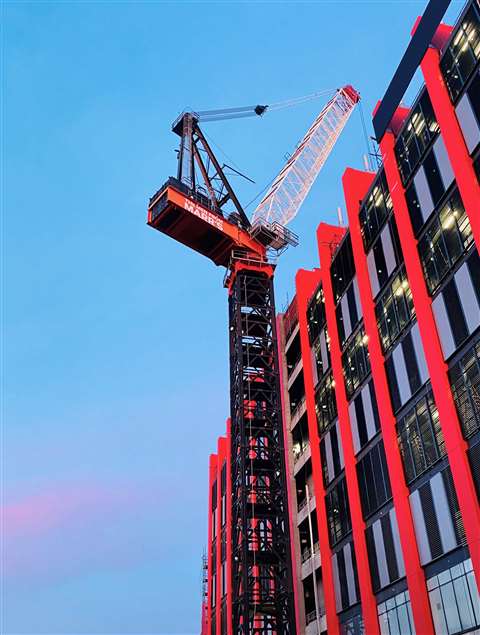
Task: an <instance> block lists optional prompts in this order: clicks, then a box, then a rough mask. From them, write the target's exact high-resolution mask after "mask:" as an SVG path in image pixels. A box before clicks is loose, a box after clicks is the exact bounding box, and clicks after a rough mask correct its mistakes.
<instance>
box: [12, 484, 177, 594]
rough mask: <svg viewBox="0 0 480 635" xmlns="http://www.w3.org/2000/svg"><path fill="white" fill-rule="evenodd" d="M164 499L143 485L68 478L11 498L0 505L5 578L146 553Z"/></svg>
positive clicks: (122, 561)
mask: <svg viewBox="0 0 480 635" xmlns="http://www.w3.org/2000/svg"><path fill="white" fill-rule="evenodd" d="M169 498H170V493H168V492H162V491H159V490H156V489H154V488H151V487H146V486H145V485H144V484H138V485H136V486H132V485H128V486H126V485H125V484H123V483H116V484H111V483H73V484H69V485H62V486H61V487H58V488H54V489H53V488H52V489H50V490H48V491H42V492H38V493H36V494H33V495H30V496H27V497H24V498H22V499H20V500H17V501H13V502H10V503H9V504H8V505H6V506H5V507H4V508H3V510H2V520H3V526H4V530H5V531H4V533H5V540H4V544H3V548H4V554H3V563H4V569H5V573H6V577H7V581H11V582H14V581H15V580H18V579H21V580H22V581H29V582H33V581H34V580H38V578H39V576H40V577H41V578H42V580H43V581H44V582H45V581H48V580H49V579H58V578H59V577H64V576H65V575H72V574H73V575H75V574H76V573H79V572H84V571H85V570H92V569H97V570H98V569H102V568H104V569H105V568H112V567H119V566H120V567H121V566H128V564H129V563H131V562H132V561H133V562H138V561H139V559H142V558H146V557H150V558H151V557H152V555H153V554H152V551H151V548H152V547H154V548H156V542H155V541H153V540H150V538H151V537H152V532H153V531H154V530H155V521H157V522H158V514H155V510H159V509H162V508H165V505H166V503H167V502H168V499H169ZM156 516H157V517H156ZM146 547H147V549H146ZM147 553H148V555H147Z"/></svg>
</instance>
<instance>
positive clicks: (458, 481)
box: [380, 132, 480, 585]
mask: <svg viewBox="0 0 480 635" xmlns="http://www.w3.org/2000/svg"><path fill="white" fill-rule="evenodd" d="M394 147H395V138H394V135H393V134H392V133H391V132H387V133H386V134H385V136H384V137H383V139H382V141H381V143H380V149H381V153H382V156H383V162H384V168H385V174H386V177H387V182H388V187H389V190H390V195H391V197H392V202H393V210H394V215H395V219H396V222H397V227H398V234H399V237H400V242H401V244H402V248H403V256H404V259H405V268H406V271H407V277H408V280H409V284H410V289H411V291H412V297H413V303H414V306H415V312H416V315H417V322H418V327H419V331H420V335H421V338H422V341H423V348H424V351H425V357H426V361H427V367H428V371H429V373H430V381H431V384H432V391H433V395H434V398H435V403H436V406H437V409H438V413H439V418H440V425H441V428H442V432H443V436H444V439H445V447H446V450H447V455H448V460H449V463H450V468H451V470H452V476H453V481H454V484H455V490H456V493H457V497H458V503H459V506H460V511H461V514H462V518H463V524H464V527H465V533H466V537H467V542H468V547H469V550H470V557H471V558H472V562H473V567H474V569H475V575H476V579H477V584H478V585H480V507H479V506H478V505H477V504H476V501H477V495H476V491H475V485H474V481H473V477H472V472H471V470H470V466H469V463H468V457H467V454H466V449H467V444H466V442H465V440H464V439H463V436H462V432H461V427H460V422H459V420H458V416H457V411H456V408H455V403H454V400H453V396H452V391H451V388H450V382H449V379H448V372H447V371H448V367H447V364H446V363H445V361H444V358H443V352H442V347H441V344H440V339H439V335H438V331H437V325H436V322H435V318H434V315H433V311H432V299H431V297H430V296H429V294H428V291H427V286H426V282H425V278H424V273H423V269H422V265H421V262H420V258H419V255H418V250H417V241H416V240H415V236H414V233H413V228H412V224H411V221H410V215H409V213H408V207H407V202H406V199H405V190H404V188H403V186H402V181H401V178H400V173H399V169H398V165H397V161H396V157H395V151H394ZM477 214H478V211H477Z"/></svg>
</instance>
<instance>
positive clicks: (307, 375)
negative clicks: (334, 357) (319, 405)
mask: <svg viewBox="0 0 480 635" xmlns="http://www.w3.org/2000/svg"><path fill="white" fill-rule="evenodd" d="M320 277H321V274H320V269H316V270H315V271H305V270H303V269H301V270H300V271H298V273H297V275H296V277H295V285H296V292H297V307H298V324H299V332H300V347H301V351H302V364H303V377H304V383H305V402H306V405H307V421H308V437H309V439H310V448H311V456H312V476H313V485H314V487H315V499H316V510H317V511H316V513H317V525H318V541H319V546H320V555H321V560H322V580H323V590H324V596H325V610H326V615H327V627H328V632H329V635H339V634H340V626H339V621H338V615H337V609H336V604H335V590H334V581H333V570H332V550H331V549H330V541H329V537H328V521H327V511H326V508H325V489H324V485H323V477H322V465H321V459H320V437H319V434H318V425H317V416H316V413H315V386H314V382H313V369H312V356H311V349H310V341H309V338H308V327H307V307H308V301H309V299H310V297H311V296H312V294H313V293H314V291H315V289H316V288H317V286H318V285H319V283H320ZM298 632H299V633H300V632H301V630H299V631H298Z"/></svg>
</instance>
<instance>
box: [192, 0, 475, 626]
mask: <svg viewBox="0 0 480 635" xmlns="http://www.w3.org/2000/svg"><path fill="white" fill-rule="evenodd" d="M448 4H449V3H448V2H447V1H444V0H432V2H430V3H429V5H428V7H427V9H426V11H425V13H424V15H423V17H422V19H421V20H419V21H418V22H417V23H416V24H415V25H412V27H413V30H412V40H411V43H410V45H409V47H408V49H407V51H406V53H405V55H404V57H403V58H402V60H401V62H400V65H399V67H398V70H397V72H396V73H395V75H394V77H393V79H392V82H391V84H390V85H389V87H388V89H387V91H386V93H385V96H384V98H383V100H382V101H381V102H380V103H379V105H378V106H377V108H376V110H375V113H374V115H373V128H374V131H375V136H376V140H377V142H378V144H379V152H380V159H381V164H380V167H379V168H378V170H377V171H376V172H372V171H365V172H363V171H358V170H354V169H350V168H347V169H346V171H345V173H344V175H343V179H342V183H343V193H344V197H345V204H346V210H347V216H348V228H347V229H346V228H344V227H336V226H330V225H326V224H324V223H320V225H319V227H318V230H317V242H318V253H319V260H318V262H314V263H306V264H307V265H308V266H309V267H310V269H305V270H300V271H298V272H297V274H296V278H295V290H296V295H295V298H294V300H293V301H292V302H291V304H290V305H289V307H288V308H287V310H286V311H285V312H284V313H283V314H280V315H278V316H277V318H276V320H274V319H270V317H269V315H267V313H268V312H271V310H272V308H273V306H274V305H273V287H272V286H271V283H272V275H273V274H272V275H269V274H267V275H262V274H263V273H265V271H266V269H265V268H266V267H267V266H268V265H267V264H261V265H259V264H258V263H257V264H255V263H253V261H250V263H249V267H250V269H248V270H247V273H245V270H244V269H242V265H241V263H239V264H234V265H233V268H232V267H231V268H230V270H229V271H230V273H229V278H228V279H229V280H230V281H231V282H229V283H228V284H229V285H230V287H229V298H230V300H229V302H230V332H231V334H232V335H231V349H230V355H231V365H232V410H231V417H230V419H229V420H228V421H227V425H226V435H225V437H222V438H220V439H219V441H218V447H217V452H216V454H213V455H212V456H211V457H210V465H209V513H208V519H209V522H208V550H207V558H206V564H205V567H206V578H205V579H206V584H205V587H204V589H205V590H204V598H203V606H202V633H204V634H208V635H216V634H220V635H230V634H232V635H237V634H238V633H248V634H249V635H254V634H258V635H260V634H261V635H267V633H268V634H274V633H275V634H280V633H281V634H284V633H294V632H296V633H298V634H305V635H313V634H316V635H320V634H323V633H327V632H328V634H329V635H338V634H339V633H342V634H345V635H346V634H349V635H350V634H352V635H353V634H367V635H380V634H382V635H397V634H398V635H413V634H415V633H416V634H417V635H430V634H435V635H453V634H462V633H476V634H477V635H478V633H480V598H479V593H478V588H479V586H480V506H479V497H480V258H479V247H480V185H479V177H480V68H479V60H480V5H479V3H478V1H477V0H469V2H467V4H466V6H465V7H464V9H463V10H462V12H461V14H460V16H459V18H458V20H457V22H456V24H455V25H454V26H453V27H452V26H448V25H445V24H442V23H441V20H442V18H443V15H444V12H445V10H446V8H447V6H448ZM418 67H420V69H421V73H422V75H423V79H424V85H423V86H422V89H421V90H420V92H419V94H418V96H417V98H416V99H415V101H414V102H413V104H412V105H411V106H409V107H407V106H405V105H404V104H401V99H402V97H403V95H404V93H405V90H406V88H407V86H408V84H409V83H410V81H411V79H412V77H413V75H414V73H415V72H416V70H417V68H418ZM289 204H290V205H291V201H290V203H289ZM318 208H319V209H318V218H319V219H321V218H322V213H323V210H322V209H321V202H319V205H318ZM263 231H264V232H265V230H263ZM247 236H248V237H249V238H250V239H252V232H247ZM264 244H267V243H265V242H264ZM229 254H230V256H231V253H230V252H229ZM263 256H265V254H263V255H262V258H263ZM262 262H263V261H262ZM255 268H256V269H255ZM262 268H263V269H262ZM252 272H256V273H255V275H254V276H253V278H252V277H251V274H252ZM257 274H260V276H258V275H257ZM245 275H246V276H247V280H245V278H244V277H242V276H245ZM250 284H253V285H254V286H255V285H256V288H255V289H253V290H252V291H251V292H250V291H248V290H247V291H245V289H247V287H248V285H250ZM254 295H256V296H257V300H256V301H255V302H253V301H252V298H253V296H254ZM259 298H260V299H259ZM267 300H268V302H267ZM248 302H250V303H251V306H254V307H256V308H254V309H251V308H250V309H249V310H248V311H245V310H244V309H243V308H242V307H245V306H247V305H248ZM266 306H267V308H268V311H267V313H265V307H266ZM258 307H261V310H260V312H259V315H260V318H259V320H257V321H256V322H255V323H254V325H253V326H252V330H251V331H248V332H246V330H245V329H246V326H245V324H241V323H242V320H244V318H243V317H242V316H244V315H245V314H246V313H248V315H250V314H251V313H252V310H253V312H255V311H257V310H259V309H258ZM239 323H240V326H238V324H239ZM247 336H251V338H250V340H248V341H249V342H250V344H249V346H251V348H248V347H247V346H246V344H245V341H246V338H247ZM235 338H240V341H237V340H236V339H235ZM242 338H243V342H242V341H241V340H242ZM259 338H261V339H262V338H263V343H261V344H259V342H260V340H259ZM267 339H268V342H267V343H265V341H266V340H267ZM277 350H278V361H277V360H276V359H275V357H276V355H277ZM266 351H267V353H268V354H267V353H266ZM247 356H248V360H247V359H246V357H247ZM252 359H257V360H258V361H257V362H256V364H255V363H253V362H252ZM252 368H255V369H256V371H255V373H254V375H252V374H250V375H249V373H252V372H253V371H252ZM259 369H263V370H261V371H260V370H259ZM267 370H268V372H267ZM242 373H243V375H242ZM239 378H242V381H240V379H239ZM267 379H268V382H269V383H268V385H265V382H266V380H267ZM266 393H268V394H266ZM265 404H270V410H269V411H268V412H267V411H266V409H265V408H266V406H265ZM280 427H281V429H280ZM266 431H267V432H266ZM242 550H243V551H242Z"/></svg>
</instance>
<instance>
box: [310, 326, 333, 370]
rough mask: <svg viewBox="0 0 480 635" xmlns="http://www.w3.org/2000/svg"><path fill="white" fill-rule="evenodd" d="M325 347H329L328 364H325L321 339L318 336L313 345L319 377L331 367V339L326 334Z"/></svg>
mask: <svg viewBox="0 0 480 635" xmlns="http://www.w3.org/2000/svg"><path fill="white" fill-rule="evenodd" d="M325 347H326V349H327V360H326V362H327V364H326V365H324V363H323V357H322V349H321V344H320V339H319V338H317V339H316V340H315V343H314V344H313V346H312V348H313V353H314V357H315V365H316V367H317V375H318V377H319V378H320V377H321V376H322V375H323V374H324V373H326V372H327V370H328V369H329V368H330V340H329V338H328V335H325Z"/></svg>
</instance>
